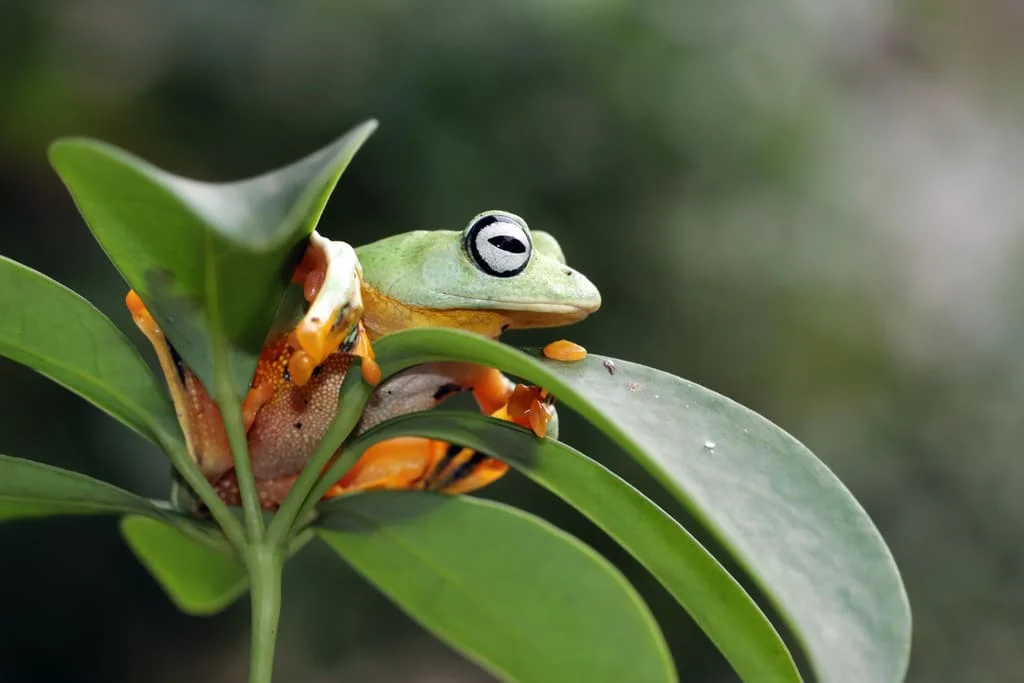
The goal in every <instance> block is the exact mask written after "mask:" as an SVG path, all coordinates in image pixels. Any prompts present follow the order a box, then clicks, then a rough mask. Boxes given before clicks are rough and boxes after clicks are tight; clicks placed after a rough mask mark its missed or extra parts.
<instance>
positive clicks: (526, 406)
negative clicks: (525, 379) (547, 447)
mask: <svg viewBox="0 0 1024 683" xmlns="http://www.w3.org/2000/svg"><path fill="white" fill-rule="evenodd" d="M491 416H492V417H496V418H498V419H501V420H508V421H509V422H512V423H514V424H517V425H519V426H520V427H526V428H527V429H529V430H531V431H532V432H533V433H534V434H536V435H537V436H539V437H541V438H543V437H545V436H547V433H548V425H549V424H550V423H551V421H552V420H553V419H554V416H555V406H554V402H553V399H552V398H551V395H550V394H548V392H547V391H545V390H544V389H541V388H540V387H533V386H528V385H525V384H517V385H516V387H515V389H514V390H513V391H512V395H511V396H510V397H509V399H508V403H506V404H505V405H504V406H503V407H502V408H501V409H499V410H497V411H494V412H492V413H491Z"/></svg>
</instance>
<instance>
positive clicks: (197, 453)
mask: <svg viewBox="0 0 1024 683" xmlns="http://www.w3.org/2000/svg"><path fill="white" fill-rule="evenodd" d="M125 305H126V306H127V308H128V312H129V313H131V316H132V320H133V321H134V322H135V325H136V327H138V328H139V330H140V331H141V332H142V334H144V335H145V336H146V339H148V340H149V343H150V344H152V345H153V350H154V351H155V352H156V356H157V359H158V360H159V361H160V369H161V370H162V371H163V373H164V378H165V380H166V381H167V388H168V390H169V391H170V394H171V401H172V402H173V403H174V412H175V414H176V415H177V417H178V424H179V425H180V426H181V430H182V432H183V433H184V435H185V446H186V448H187V449H188V452H189V455H191V456H192V459H193V460H194V461H195V462H196V463H197V464H198V465H199V469H200V470H201V471H202V473H203V475H204V476H205V477H206V478H207V479H209V480H211V481H212V480H215V479H216V478H217V477H219V476H221V475H222V474H223V473H224V472H225V471H227V470H229V469H231V468H232V467H233V466H234V463H233V461H232V460H231V448H230V446H229V445H228V439H227V434H226V433H225V431H224V421H223V420H222V419H221V414H220V409H219V408H217V405H216V404H215V403H214V401H213V399H212V398H210V395H209V394H208V393H207V392H206V389H205V388H204V387H203V385H202V383H201V382H200V381H199V378H198V377H196V376H195V375H194V374H193V373H192V371H191V370H189V368H188V367H187V366H186V365H185V364H184V362H182V359H181V356H179V355H178V354H177V352H176V351H175V350H174V348H173V347H172V346H171V344H170V342H169V341H168V340H167V337H166V336H165V335H164V332H163V330H161V329H160V326H159V325H157V323H156V320H155V319H154V318H153V316H152V314H150V312H149V310H147V309H146V305H145V304H144V303H143V302H142V299H140V298H139V295H138V294H136V293H135V291H134V290H129V292H128V295H127V296H126V297H125Z"/></svg>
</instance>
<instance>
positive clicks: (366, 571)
mask: <svg viewBox="0 0 1024 683" xmlns="http://www.w3.org/2000/svg"><path fill="white" fill-rule="evenodd" d="M325 508H326V512H325V515H324V517H323V519H322V520H321V525H323V526H324V527H326V528H318V529H317V533H318V535H319V536H320V537H321V538H322V539H323V540H324V541H326V542H327V543H328V545H330V546H331V547H332V548H333V549H334V550H335V551H336V552H337V553H338V554H339V555H341V556H342V557H343V558H344V559H345V560H346V561H347V562H348V563H350V564H351V565H352V566H353V567H355V568H356V570H357V571H359V572H360V573H361V574H363V575H364V576H365V577H366V578H367V579H369V580H370V581H371V582H372V583H374V584H375V585H376V586H377V587H378V588H379V589H380V590H381V591H383V592H384V593H385V594H386V595H388V597H390V598H391V599H392V600H394V601H395V603H396V604H398V605H399V607H401V608H402V609H404V610H405V611H406V612H408V613H409V614H410V615H411V616H412V617H414V618H415V619H417V620H418V621H419V622H420V623H422V624H423V625H424V626H426V627H427V628H428V629H430V630H431V631H432V632H433V633H435V634H436V635H437V636H438V637H440V638H442V639H443V640H445V641H446V642H448V643H449V644H451V645H452V646H453V647H455V648H456V649H458V650H459V651H460V652H462V653H463V654H465V655H467V656H468V657H470V658H472V659H474V660H475V661H477V662H478V663H480V664H481V665H482V666H484V667H485V668H486V669H488V670H489V671H491V672H492V673H494V674H495V675H498V676H501V677H503V678H505V679H507V680H515V681H531V682H538V683H539V682H541V681H552V682H558V683H561V682H562V681H594V682H595V683H596V682H597V681H608V682H609V683H612V682H614V683H620V682H621V681H631V682H635V683H641V682H643V681H674V680H675V672H674V669H673V664H672V660H671V658H670V657H669V655H668V650H667V647H666V645H665V643H664V640H663V638H662V636H661V633H660V631H659V630H658V627H657V624H655V622H654V620H653V618H652V617H651V615H650V613H649V612H648V610H647V607H646V606H645V605H644V604H643V602H642V601H641V600H640V597H639V596H638V595H637V594H636V592H635V590H634V589H633V587H632V586H630V584H629V583H628V582H627V581H626V580H625V578H623V576H622V575H621V574H619V572H618V571H617V570H616V569H615V568H614V567H612V566H611V565H610V564H609V563H608V562H607V560H605V559H604V558H602V557H601V556H600V555H598V554H597V553H595V552H594V551H593V550H591V549H590V548H588V547H587V546H585V545H583V544H582V543H580V542H579V541H578V540H576V539H575V538H573V537H572V536H569V535H567V534H565V533H564V532H562V531H560V530H558V529H556V528H555V527H553V526H551V525H550V524H548V523H547V522H545V521H543V520H541V519H539V518H537V517H534V516H532V515H529V514H527V513H525V512H523V511H521V510H516V509H515V508H510V507H507V506H504V505H500V504H497V503H491V502H487V501H482V500H476V499H473V498H470V497H465V496H463V497H446V496H437V495H432V494H427V493H412V492H374V493H365V494H357V495H354V496H348V497H345V498H341V499H338V500H335V501H332V502H331V503H329V504H327V505H326V506H325Z"/></svg>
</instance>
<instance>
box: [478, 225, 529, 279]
mask: <svg viewBox="0 0 1024 683" xmlns="http://www.w3.org/2000/svg"><path fill="white" fill-rule="evenodd" d="M462 244H463V246H464V247H465V249H466V253H467V254H469V258H470V260H471V261H472V262H473V265H475V266H476V267H477V268H479V269H480V270H482V271H483V272H485V273H487V274H488V275H493V276H495V277H512V276H513V275H518V274H519V273H521V272H523V270H524V269H525V268H526V266H527V264H529V263H530V256H531V255H532V254H533V243H532V242H531V241H530V232H529V230H528V229H527V228H526V222H525V221H523V219H522V218H520V217H519V216H515V215H513V214H510V213H505V212H504V211H488V212H487V213H482V214H480V215H479V216H477V217H476V218H474V219H473V220H472V221H470V223H469V227H467V228H466V232H465V233H463V236H462Z"/></svg>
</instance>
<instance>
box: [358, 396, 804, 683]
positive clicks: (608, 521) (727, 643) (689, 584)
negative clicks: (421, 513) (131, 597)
mask: <svg viewBox="0 0 1024 683" xmlns="http://www.w3.org/2000/svg"><path fill="white" fill-rule="evenodd" d="M396 436H425V437H428V438H432V439H440V440H443V441H448V442H451V443H456V444H460V445H462V446H467V447H469V448H472V449H473V450H475V451H478V452H481V453H485V454H487V455H490V456H492V457H499V458H501V459H502V460H505V461H506V462H508V463H510V464H511V465H512V466H514V467H515V468H516V469H518V470H520V471H521V472H523V473H524V474H526V475H527V476H528V477H530V478H531V479H533V480H534V481H536V482H537V483H539V484H541V485H542V486H544V487H545V488H547V489H548V490H549V491H551V492H552V493H554V494H556V495H558V496H559V497H560V498H562V499H563V500H565V501H566V502H568V503H569V504H571V505H572V506H573V507H575V508H576V509H578V510H579V511H580V512H581V513H583V514H584V515H586V516H587V517H588V518H589V519H591V520H592V521H593V522H594V523H595V524H597V525H598V526H599V527H601V528H602V529H603V530H604V531H606V532H607V533H608V535H609V536H611V537H612V538H614V539H615V540H616V541H618V542H619V543H620V544H621V545H622V547H623V548H625V549H626V550H628V551H629V552H630V553H631V554H632V555H633V556H634V557H635V558H636V559H637V560H638V561H639V562H640V564H642V565H644V566H645V567H646V568H647V569H648V570H650V572H651V573H652V574H653V575H654V576H655V577H656V578H657V579H658V580H659V581H660V582H661V583H662V584H663V585H664V586H665V588H666V589H668V591H669V592H670V593H671V594H672V595H673V596H674V597H675V598H676V600H678V601H679V603H680V604H682V605H683V606H684V607H685V608H686V610H687V611H688V612H689V613H690V614H691V615H692V616H693V618H694V620H695V621H696V622H697V624H698V625H700V626H701V628H702V629H704V631H705V633H707V634H708V637H710V638H711V640H712V641H713V642H714V643H715V644H716V645H717V646H718V648H719V649H720V650H721V651H722V653H723V654H724V655H725V657H726V658H727V659H728V660H729V662H730V663H731V664H732V666H733V668H734V669H735V671H736V673H737V674H739V676H740V678H742V679H743V680H744V681H750V682H751V683H792V682H793V681H799V680H800V675H799V673H798V672H797V669H796V665H795V664H794V663H793V660H792V658H791V657H790V656H789V652H788V651H787V650H786V646H785V645H784V644H783V642H782V639H781V638H780V637H779V635H778V633H776V631H775V629H774V628H773V627H772V625H771V623H770V622H769V621H768V619H767V618H766V617H765V615H764V613H762V612H761V610H760V608H758V606H757V604H756V603H755V602H754V601H753V600H752V599H751V598H750V596H749V595H747V593H746V591H744V590H743V587H742V586H740V585H739V584H738V583H737V582H736V580H735V579H734V578H733V577H732V576H731V575H730V574H729V572H728V571H726V569H725V568H724V567H722V565H721V564H719V563H718V561H717V560H715V558H714V557H712V556H711V554H710V553H708V551H707V550H705V549H704V547H703V546H701V544H700V543H699V542H698V541H697V540H696V539H695V538H693V536H691V535H690V534H689V533H687V531H686V530H685V529H684V528H683V527H682V526H680V525H679V523H678V522H676V521H675V520H674V519H672V518H671V517H670V516H669V515H668V514H666V513H665V512H664V511H663V510H662V509H661V508H659V507H658V506H657V505H655V504H654V503H653V502H651V501H650V500H648V499H647V498H646V497H645V496H644V495H643V494H641V493H640V492H639V491H637V490H636V489H634V488H633V487H632V486H630V485H629V484H628V483H626V482H625V481H623V480H622V479H620V478H619V477H617V476H616V475H615V474H613V473H612V472H610V471H608V470H607V469H606V468H604V467H602V466H601V465H599V464H598V463H596V462H594V461H593V460H591V459H590V458H588V457H586V456H585V455H583V454H582V453H580V452H579V451H577V450H575V449H573V448H571V447H569V446H567V445H565V444H563V443H560V442H558V441H554V440H552V439H538V438H536V437H535V436H534V435H533V433H532V432H529V431H527V430H525V429H522V428H520V427H517V426H515V425H512V424H510V423H508V422H499V421H497V420H493V419H490V418H488V417H485V416H483V415H479V414H475V413H463V412H456V411H431V412H423V413H413V414H410V415H406V416H403V417H399V418H396V419H393V420H389V421H387V422H385V423H383V424H381V425H379V426H378V427H375V428H374V429H372V430H370V431H368V432H366V433H365V434H363V435H361V436H360V437H359V438H358V439H356V440H355V441H354V442H353V443H351V444H350V445H348V446H346V453H350V454H351V455H352V456H355V457H357V456H358V454H359V453H361V452H362V450H364V448H365V447H367V446H369V445H371V444H373V443H376V442H378V441H382V440H385V439H389V438H393V437H396Z"/></svg>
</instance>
